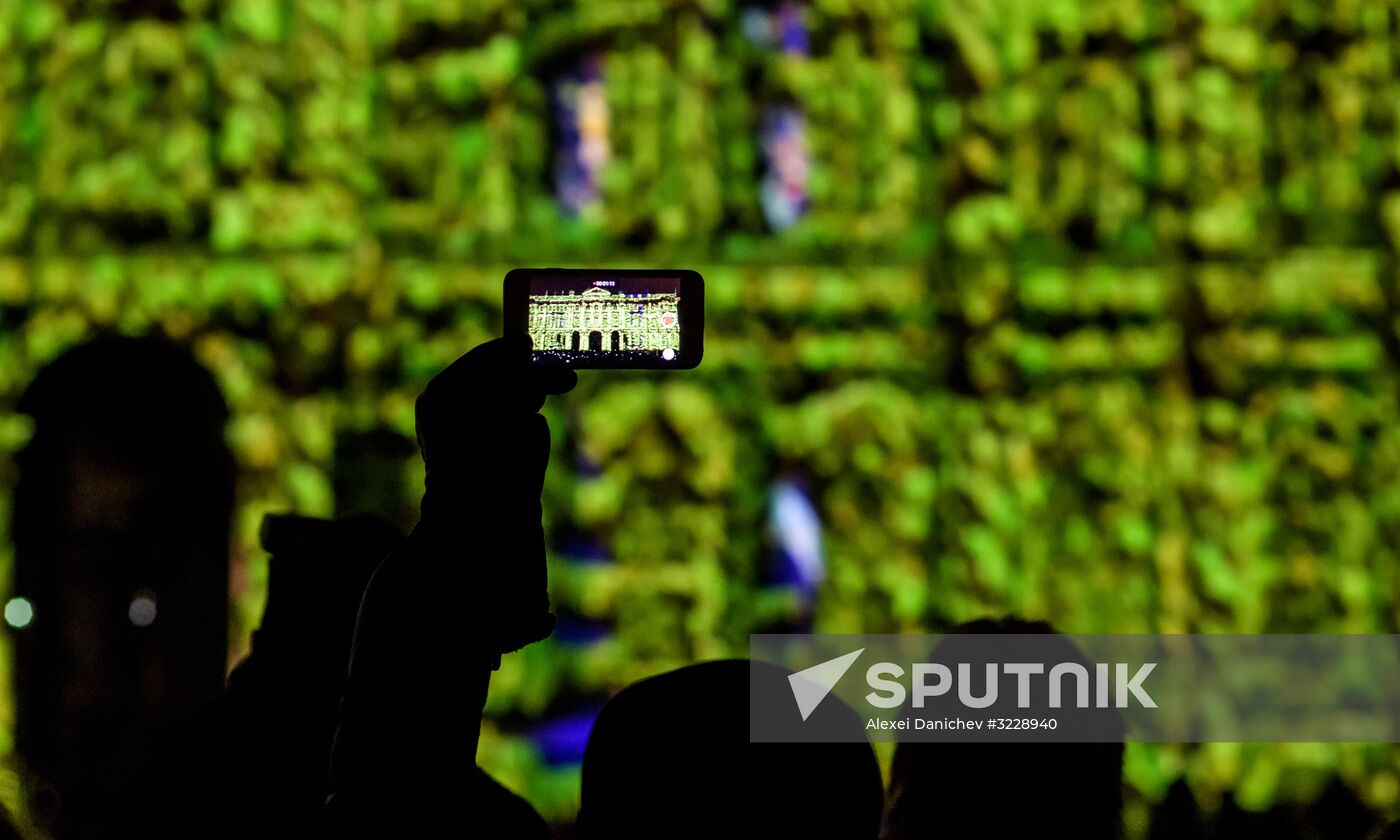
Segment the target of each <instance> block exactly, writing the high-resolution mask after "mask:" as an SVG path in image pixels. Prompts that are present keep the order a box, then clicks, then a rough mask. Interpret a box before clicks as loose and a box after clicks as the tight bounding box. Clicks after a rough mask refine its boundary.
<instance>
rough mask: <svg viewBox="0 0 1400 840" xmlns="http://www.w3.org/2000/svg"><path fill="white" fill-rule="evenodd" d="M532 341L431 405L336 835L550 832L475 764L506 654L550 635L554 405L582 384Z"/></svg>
mask: <svg viewBox="0 0 1400 840" xmlns="http://www.w3.org/2000/svg"><path fill="white" fill-rule="evenodd" d="M529 351H530V344H529V339H528V338H526V337H525V336H523V335H514V336H508V337H506V338H502V339H497V340H494V341H490V342H487V343H486V344H483V345H481V346H479V347H476V348H475V349H473V350H472V351H470V352H469V353H467V354H466V355H465V356H463V357H462V358H460V359H458V360H457V361H456V362H454V363H453V364H452V365H450V366H449V367H448V368H447V369H446V370H444V371H443V372H442V373H440V374H438V376H436V377H435V378H434V379H433V380H432V382H431V383H429V385H428V387H427V389H426V390H425V391H424V392H423V395H422V396H421V397H419V399H418V406H417V422H418V440H419V447H420V449H421V451H422V454H423V460H424V464H425V466H426V469H427V477H426V486H425V491H424V495H423V500H422V504H421V507H420V513H421V516H420V519H419V522H418V524H417V525H416V526H415V527H414V529H413V531H412V533H411V534H410V535H409V536H408V538H407V539H406V540H405V541H404V542H403V544H402V545H400V546H399V547H398V548H397V549H395V550H394V551H393V552H392V553H391V554H390V555H389V556H388V557H387V558H386V559H385V560H384V561H383V563H382V564H380V566H379V568H378V569H377V570H376V571H375V572H374V575H373V577H372V578H371V580H370V583H369V586H368V587H367V589H366V591H365V595H364V600H363V602H362V603H361V605H360V613H359V619H358V622H357V625H356V629H355V636H354V644H353V648H352V650H351V653H350V669H349V677H348V680H347V682H346V686H345V693H344V697H343V699H342V703H341V711H340V721H339V727H338V729H337V731H336V735H335V742H334V748H333V751H332V755H331V767H330V794H329V796H328V798H327V802H326V812H325V813H326V827H327V834H328V836H329V837H332V838H348V837H376V838H379V837H432V836H444V835H454V836H459V835H462V834H469V835H472V834H474V835H475V836H482V837H531V836H548V835H547V830H545V829H544V825H543V823H542V822H540V821H539V817H538V816H537V815H535V814H534V812H533V811H531V810H529V809H528V807H525V808H521V807H519V806H520V805H522V804H523V803H518V802H517V801H515V800H513V799H511V798H510V797H508V796H504V795H503V794H504V791H503V790H502V789H500V788H499V786H496V785H494V784H493V783H490V782H489V780H487V779H485V778H484V775H483V774H481V773H480V772H479V771H478V770H477V769H476V767H475V765H474V761H473V757H474V756H475V755H476V747H477V738H478V734H479V730H480V725H481V709H482V706H483V705H484V703H485V701H486V689H487V685H488V683H489V680H490V675H491V671H492V670H493V669H494V668H495V667H496V665H497V664H498V663H499V661H500V656H501V655H502V654H504V653H507V652H510V651H514V650H518V649H519V648H521V647H523V646H524V645H526V644H529V643H531V642H534V641H538V640H539V639H542V638H544V637H545V636H547V635H549V633H550V632H551V630H552V629H553V625H554V617H553V616H552V615H551V614H550V612H549V597H548V593H547V591H546V585H545V584H546V581H545V551H544V529H543V526H542V524H541V521H540V517H541V507H540V491H541V488H542V486H543V482H544V473H545V467H546V464H547V462H548V459H549V444H550V440H549V428H548V425H547V424H546V422H545V419H544V417H543V416H541V415H540V414H539V409H540V408H541V407H542V406H543V405H544V401H545V398H546V396H547V395H549V394H561V393H564V392H566V391H568V390H570V389H571V388H573V386H574V384H575V382H576V381H577V377H576V375H575V374H574V373H573V371H571V370H568V369H565V368H549V367H536V366H532V365H531V364H530V363H529V355H530V353H529Z"/></svg>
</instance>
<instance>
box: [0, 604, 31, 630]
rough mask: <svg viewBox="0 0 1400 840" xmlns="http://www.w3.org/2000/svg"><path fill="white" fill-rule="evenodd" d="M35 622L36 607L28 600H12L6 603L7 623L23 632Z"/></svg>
mask: <svg viewBox="0 0 1400 840" xmlns="http://www.w3.org/2000/svg"><path fill="white" fill-rule="evenodd" d="M33 620H34V605H33V604H31V603H29V599H28V598H11V599H10V600H8V601H6V602H5V623H6V624H8V625H10V626H11V627H14V628H17V629H19V630H23V629H24V628H26V627H28V626H29V623H30V622H32V621H33Z"/></svg>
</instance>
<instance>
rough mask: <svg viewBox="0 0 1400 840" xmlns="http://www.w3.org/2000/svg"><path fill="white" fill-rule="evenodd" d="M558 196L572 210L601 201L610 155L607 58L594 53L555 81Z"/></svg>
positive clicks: (586, 209) (590, 207)
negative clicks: (601, 184) (603, 173)
mask: <svg viewBox="0 0 1400 840" xmlns="http://www.w3.org/2000/svg"><path fill="white" fill-rule="evenodd" d="M553 93H554V122H555V136H556V138H557V142H556V146H555V160H554V178H555V196H556V197H557V199H558V201H559V207H560V209H561V210H563V211H564V212H565V213H567V214H569V215H580V214H584V213H587V212H589V211H590V210H593V209H595V208H597V207H599V206H600V205H601V203H602V189H601V186H600V174H601V172H602V169H603V166H604V165H605V164H606V163H607V162H608V159H609V157H611V155H612V148H611V146H610V145H609V142H608V124H609V117H608V99H607V89H606V87H605V86H604V83H603V60H602V57H601V56H598V55H592V56H588V57H587V58H584V59H583V60H582V61H580V62H579V63H578V66H577V67H576V68H575V69H574V70H572V71H570V72H568V73H565V74H564V75H562V76H560V77H559V78H558V79H557V80H556V81H555V83H554V91H553Z"/></svg>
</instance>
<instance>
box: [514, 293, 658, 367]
mask: <svg viewBox="0 0 1400 840" xmlns="http://www.w3.org/2000/svg"><path fill="white" fill-rule="evenodd" d="M679 303H680V300H679V297H678V295H676V294H675V293H673V292H660V293H644V294H623V293H616V292H610V291H608V290H607V289H602V288H596V287H595V288H592V289H586V290H585V291H583V292H582V293H580V292H575V291H568V292H559V293H554V294H543V295H530V317H529V330H530V340H531V341H533V342H534V344H535V349H536V350H567V351H575V350H655V351H664V350H667V349H675V348H678V347H680V341H681V325H680V319H679V317H678V316H677V312H678V311H679V310H678V306H679Z"/></svg>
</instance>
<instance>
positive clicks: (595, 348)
mask: <svg viewBox="0 0 1400 840" xmlns="http://www.w3.org/2000/svg"><path fill="white" fill-rule="evenodd" d="M505 327H506V331H507V332H526V333H528V334H529V336H530V341H531V342H532V343H533V344H534V351H533V360H534V362H535V363H536V364H554V365H564V366H567V367H571V368H653V369H668V370H689V369H690V368H693V367H695V366H696V365H698V364H700V357H701V356H702V355H703V354H704V351H705V282H704V280H702V279H701V278H700V275H699V274H697V273H696V272H694V271H684V270H679V271H662V270H655V271H653V270H651V269H604V268H586V269H566V268H517V269H515V270H514V271H512V272H510V273H509V274H507V275H506V282H505Z"/></svg>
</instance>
